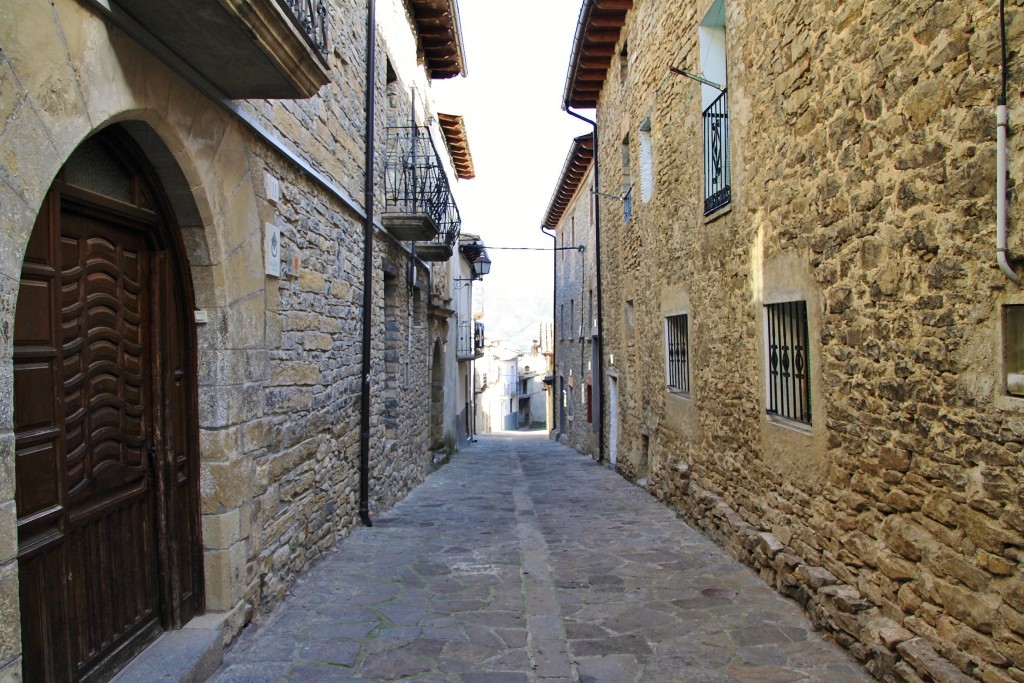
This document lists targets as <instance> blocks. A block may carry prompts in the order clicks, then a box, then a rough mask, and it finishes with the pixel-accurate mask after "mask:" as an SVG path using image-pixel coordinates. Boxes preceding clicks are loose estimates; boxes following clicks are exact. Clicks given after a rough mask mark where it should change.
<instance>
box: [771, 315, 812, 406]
mask: <svg viewBox="0 0 1024 683" xmlns="http://www.w3.org/2000/svg"><path fill="white" fill-rule="evenodd" d="M764 308H765V313H766V315H765V324H766V328H767V330H766V332H767V333H766V335H765V339H766V340H767V345H768V348H767V355H768V361H767V362H768V414H769V415H777V416H779V417H784V418H787V419H789V420H795V421H796V422H802V423H804V424H811V383H810V379H809V378H810V363H809V362H808V338H809V336H808V333H807V302H806V301H787V302H785V303H781V304H769V305H767V306H765V307H764Z"/></svg>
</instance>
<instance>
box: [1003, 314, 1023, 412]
mask: <svg viewBox="0 0 1024 683" xmlns="http://www.w3.org/2000/svg"><path fill="white" fill-rule="evenodd" d="M1003 366H1004V368H1005V371H1006V393H1008V394H1010V395H1011V396H1024V306H1021V305H1014V306H1004V307H1003Z"/></svg>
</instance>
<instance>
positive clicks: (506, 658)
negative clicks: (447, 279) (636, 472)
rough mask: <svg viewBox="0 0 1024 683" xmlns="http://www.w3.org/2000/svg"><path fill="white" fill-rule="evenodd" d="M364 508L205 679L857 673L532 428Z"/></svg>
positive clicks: (635, 498) (616, 482)
mask: <svg viewBox="0 0 1024 683" xmlns="http://www.w3.org/2000/svg"><path fill="white" fill-rule="evenodd" d="M374 523H375V526H374V527H373V528H372V529H368V528H359V529H357V530H356V531H355V532H354V533H353V534H352V535H351V536H350V537H349V538H347V539H346V540H345V541H344V542H342V543H341V544H340V545H339V547H338V550H337V551H336V552H334V553H332V554H330V555H329V556H328V557H326V558H325V559H323V560H322V561H321V562H319V563H318V564H317V565H316V566H315V567H313V569H311V570H310V571H309V572H308V573H307V574H306V575H305V576H304V577H303V578H302V579H300V581H299V582H298V583H297V585H296V586H295V588H294V590H293V591H292V594H291V595H290V596H289V597H288V598H287V599H286V600H285V601H284V602H283V603H282V604H281V605H280V606H279V607H278V608H277V609H276V610H275V611H274V612H273V614H272V615H271V616H270V618H269V619H268V620H267V622H266V623H265V624H264V625H263V626H262V627H260V628H256V627H250V628H249V629H247V630H246V631H245V632H244V633H243V634H242V635H241V636H240V637H239V639H238V640H237V641H236V643H235V644H234V645H233V646H232V648H231V650H229V652H228V653H227V654H226V656H225V662H224V665H223V667H222V668H221V670H220V671H219V672H218V674H217V675H216V676H215V677H214V679H213V680H214V681H216V682H217V683H235V682H241V681H418V682H423V683H427V682H433V681H454V682H456V683H482V682H488V683H506V682H508V683H513V682H520V681H522V682H526V681H559V682H560V681H566V682H568V681H580V682H587V681H599V682H602V683H603V682H609V683H619V682H624V681H643V682H645V683H657V682H662V681H663V682H666V683H667V682H672V683H676V682H679V681H687V682H690V681H692V682H705V681H706V682H716V683H717V682H719V681H722V682H724V681H738V682H748V681H749V682H757V683H770V682H779V683H782V682H787V683H788V682H792V681H821V682H827V683H845V682H848V681H849V682H852V681H868V680H871V679H870V678H869V677H868V676H867V675H866V674H865V673H863V671H862V670H861V669H860V668H859V667H858V666H857V665H856V663H854V662H853V660H851V659H850V658H849V657H848V656H847V655H846V654H845V653H844V652H843V651H841V650H840V649H839V648H838V647H837V646H835V645H833V644H831V643H828V642H825V641H824V640H822V638H821V637H820V636H819V635H818V634H817V633H815V632H814V631H813V630H812V628H811V627H810V624H809V622H808V621H807V619H806V618H805V617H804V615H803V613H802V612H801V611H800V609H799V608H798V606H797V605H796V604H795V603H793V602H791V601H789V600H786V599H784V598H782V597H781V596H779V595H778V594H776V593H775V592H774V591H772V590H771V589H769V588H768V587H767V586H766V585H765V584H763V583H762V582H761V580H760V579H758V578H757V577H756V576H755V575H754V574H753V573H752V572H751V571H750V570H749V569H747V568H746V567H744V566H743V565H741V564H739V563H737V562H735V561H734V560H733V559H732V558H730V557H729V556H728V554H727V553H726V552H725V551H723V550H721V549H720V548H718V547H717V546H715V545H714V544H712V543H711V542H709V541H707V540H706V539H705V538H704V537H703V536H701V535H700V534H699V533H698V532H696V531H694V530H692V529H690V528H689V527H687V526H686V525H685V524H683V523H682V522H681V521H679V520H677V519H676V517H675V515H674V514H673V513H672V512H671V511H670V510H668V509H666V508H665V507H663V506H662V505H660V504H659V503H657V502H656V501H655V500H654V499H653V498H652V497H650V496H649V495H648V494H647V493H646V492H644V491H642V490H640V489H638V488H636V487H633V486H631V485H630V484H629V483H628V482H626V481H625V480H623V479H622V478H621V477H619V476H618V475H616V474H614V473H613V472H611V471H609V470H607V469H604V468H602V467H598V466H596V465H595V464H594V463H593V461H592V460H590V459H589V458H587V457H585V456H581V455H578V454H577V453H576V452H574V451H572V450H570V449H568V448H566V447H564V446H560V445H558V444H555V443H553V442H551V441H549V440H548V439H547V438H546V436H545V435H503V436H491V437H483V438H481V439H480V442H479V443H478V444H477V445H475V446H474V447H473V448H471V449H469V450H467V451H464V452H462V453H459V454H458V455H457V456H456V457H455V458H454V460H453V461H452V462H451V463H450V464H449V465H447V466H445V467H444V468H442V469H441V470H439V471H438V472H436V473H435V474H433V475H431V476H430V478H429V479H428V480H427V482H426V483H425V484H423V485H422V486H420V487H419V488H417V489H416V490H415V491H414V492H413V493H412V494H411V495H410V496H409V497H408V498H407V499H406V500H404V501H403V502H401V503H399V504H398V505H397V506H395V507H394V508H393V509H392V510H391V511H389V512H388V513H386V514H381V515H379V516H378V517H377V518H376V519H375V520H374Z"/></svg>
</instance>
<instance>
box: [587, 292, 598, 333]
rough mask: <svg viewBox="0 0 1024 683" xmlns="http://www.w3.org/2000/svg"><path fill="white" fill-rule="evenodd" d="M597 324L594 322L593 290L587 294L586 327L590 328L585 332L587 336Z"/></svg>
mask: <svg viewBox="0 0 1024 683" xmlns="http://www.w3.org/2000/svg"><path fill="white" fill-rule="evenodd" d="M596 324H597V323H596V322H595V321H594V290H590V291H589V292H588V293H587V325H588V326H589V327H590V329H589V330H587V334H592V331H593V329H594V326H595V325H596Z"/></svg>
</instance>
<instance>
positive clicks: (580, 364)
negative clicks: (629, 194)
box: [553, 167, 598, 454]
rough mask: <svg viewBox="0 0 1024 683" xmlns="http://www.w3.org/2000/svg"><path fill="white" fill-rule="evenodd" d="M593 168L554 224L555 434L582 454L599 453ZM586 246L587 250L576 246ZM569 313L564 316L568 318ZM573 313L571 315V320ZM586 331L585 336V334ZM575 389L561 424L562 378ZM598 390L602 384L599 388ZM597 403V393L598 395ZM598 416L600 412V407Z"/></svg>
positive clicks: (568, 388)
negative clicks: (590, 400) (593, 404)
mask: <svg viewBox="0 0 1024 683" xmlns="http://www.w3.org/2000/svg"><path fill="white" fill-rule="evenodd" d="M593 190H594V173H593V167H591V170H589V171H588V172H587V174H586V176H585V177H584V178H583V180H581V181H580V186H579V190H577V192H576V196H575V198H574V199H573V202H572V204H571V205H570V206H569V207H568V208H567V209H566V210H565V213H564V214H563V215H562V219H561V220H560V221H559V223H558V227H557V228H555V230H554V234H555V246H556V247H559V248H561V249H562V250H561V251H556V252H555V316H556V318H555V332H554V343H555V384H554V385H553V391H555V393H556V396H555V416H554V417H555V436H556V437H557V438H558V440H559V441H560V442H562V443H564V444H566V445H568V446H571V447H572V448H575V449H576V450H577V451H579V452H580V453H587V454H596V453H597V451H598V443H597V439H598V435H597V434H596V433H595V432H594V423H593V422H588V421H587V404H586V401H587V393H586V391H587V389H586V388H587V383H588V382H593V381H594V375H595V372H596V369H595V368H594V367H593V347H594V341H593V337H592V331H593V327H594V326H593V323H592V321H596V320H597V295H598V292H597V266H596V259H597V250H596V246H595V231H594V211H593V206H594V202H593V199H592V197H593V196H594V195H593ZM580 245H582V246H583V251H582V252H580V251H574V250H572V247H576V246H580ZM563 311H564V317H563ZM570 313H571V315H572V319H571V320H570V319H569V318H570ZM581 329H582V332H583V334H582V335H580V330H581ZM563 381H564V383H565V390H566V392H569V390H570V388H571V389H572V391H571V396H572V401H573V406H572V407H571V409H570V407H569V406H566V408H565V417H566V419H565V424H558V423H557V422H558V416H559V415H561V414H562V413H561V411H560V408H559V406H560V405H561V402H562V401H563V397H562V396H561V395H558V392H559V388H560V382H563ZM593 391H594V392H596V391H597V387H594V389H593ZM593 396H594V399H595V401H596V396H597V394H596V393H594V394H593ZM594 417H595V420H596V411H595V415H594Z"/></svg>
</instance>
